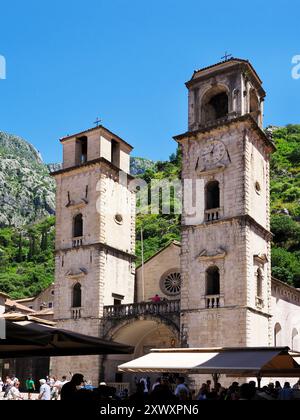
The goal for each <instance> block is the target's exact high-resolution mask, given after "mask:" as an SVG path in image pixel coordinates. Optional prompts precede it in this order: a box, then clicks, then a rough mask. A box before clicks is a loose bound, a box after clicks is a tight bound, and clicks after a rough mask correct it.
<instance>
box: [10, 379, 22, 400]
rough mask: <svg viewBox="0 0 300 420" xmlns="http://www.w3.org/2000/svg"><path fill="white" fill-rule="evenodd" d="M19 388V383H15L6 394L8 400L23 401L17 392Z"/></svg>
mask: <svg viewBox="0 0 300 420" xmlns="http://www.w3.org/2000/svg"><path fill="white" fill-rule="evenodd" d="M19 386H20V382H19V381H15V383H14V384H13V386H12V387H11V388H10V389H9V391H8V394H7V399H8V400H24V398H23V397H22V395H21V392H20V390H19Z"/></svg>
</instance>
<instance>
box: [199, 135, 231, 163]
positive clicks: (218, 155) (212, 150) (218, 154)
mask: <svg viewBox="0 0 300 420" xmlns="http://www.w3.org/2000/svg"><path fill="white" fill-rule="evenodd" d="M225 152H226V147H225V144H224V143H222V142H221V141H217V140H215V141H211V142H209V143H208V144H206V145H205V146H204V147H203V148H202V150H201V158H202V161H203V163H204V164H209V165H212V164H215V163H217V162H219V161H220V160H222V159H223V157H224V154H225Z"/></svg>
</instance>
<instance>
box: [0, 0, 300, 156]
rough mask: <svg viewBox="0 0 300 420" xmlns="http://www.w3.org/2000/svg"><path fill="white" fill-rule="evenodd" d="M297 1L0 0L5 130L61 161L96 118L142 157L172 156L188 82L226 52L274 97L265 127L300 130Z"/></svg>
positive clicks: (0, 119)
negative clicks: (295, 73)
mask: <svg viewBox="0 0 300 420" xmlns="http://www.w3.org/2000/svg"><path fill="white" fill-rule="evenodd" d="M299 7H300V6H299V2H298V1H296V0H295V1H293V0H291V1H289V2H286V1H281V0H276V2H274V1H270V0H267V1H266V0H265V1H261V0H260V1H258V0H251V2H246V3H243V2H241V1H240V0H239V1H235V0H234V1H217V0H215V1H213V2H208V1H199V0H198V1H196V0H184V1H183V0H151V1H149V0H148V1H144V0H128V1H125V0H109V1H108V0H85V1H78V0H72V1H70V0H63V1H62V0H60V1H59V0H51V1H49V0H43V1H40V0H26V1H24V0H19V1H18V0H10V1H5V2H2V4H1V9H0V10H1V15H0V55H2V56H4V57H5V59H6V63H7V79H6V80H0V130H2V131H7V132H10V133H14V134H17V135H20V136H22V137H24V138H26V139H27V140H28V141H30V142H31V143H33V144H34V145H35V146H36V147H37V149H38V150H40V152H41V153H42V155H43V157H44V160H45V161H46V162H57V161H60V160H61V146H60V143H59V142H58V139H59V138H60V137H62V136H64V135H66V134H72V133H75V132H77V131H81V130H84V129H86V128H90V127H91V126H93V122H94V121H95V118H96V116H98V115H99V116H100V117H101V118H102V121H103V124H104V125H105V126H107V127H108V128H109V129H111V130H112V131H114V132H115V133H117V134H119V135H120V136H121V137H123V138H124V139H125V140H127V141H128V142H129V143H131V144H132V145H133V146H134V148H135V150H134V152H133V154H134V155H135V156H144V157H147V158H151V159H167V158H168V156H169V155H170V154H171V153H172V152H173V151H174V150H175V147H176V144H175V142H174V141H173V140H172V136H173V135H176V134H179V133H182V132H184V131H185V130H186V128H187V91H186V88H185V86H184V82H185V81H187V80H188V79H189V78H190V77H191V75H192V73H193V70H194V69H197V68H201V67H204V66H207V65H210V64H213V63H215V62H217V61H220V57H221V56H222V55H223V54H224V51H225V50H228V51H229V52H231V53H232V54H233V55H234V56H235V57H240V58H247V59H250V60H251V62H252V64H253V65H254V66H255V68H256V70H257V71H258V73H259V75H260V76H261V78H262V79H263V81H264V88H265V90H266V91H267V94H268V96H267V100H266V103H265V125H268V124H274V125H283V124H287V123H300V118H299V102H300V79H298V80H294V79H292V77H291V69H292V64H291V60H292V57H293V56H294V55H297V54H300V36H299V17H300V10H299Z"/></svg>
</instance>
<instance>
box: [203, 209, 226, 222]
mask: <svg viewBox="0 0 300 420" xmlns="http://www.w3.org/2000/svg"><path fill="white" fill-rule="evenodd" d="M221 212H222V209H220V208H217V209H209V210H205V221H206V222H212V221H214V220H219V219H220V218H221V216H222V215H221Z"/></svg>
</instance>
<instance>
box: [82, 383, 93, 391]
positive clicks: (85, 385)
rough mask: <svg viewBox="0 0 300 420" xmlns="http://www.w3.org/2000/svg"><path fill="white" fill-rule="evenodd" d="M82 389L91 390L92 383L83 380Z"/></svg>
mask: <svg viewBox="0 0 300 420" xmlns="http://www.w3.org/2000/svg"><path fill="white" fill-rule="evenodd" d="M84 389H87V390H88V391H93V389H94V387H93V385H92V381H85V382H84Z"/></svg>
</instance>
